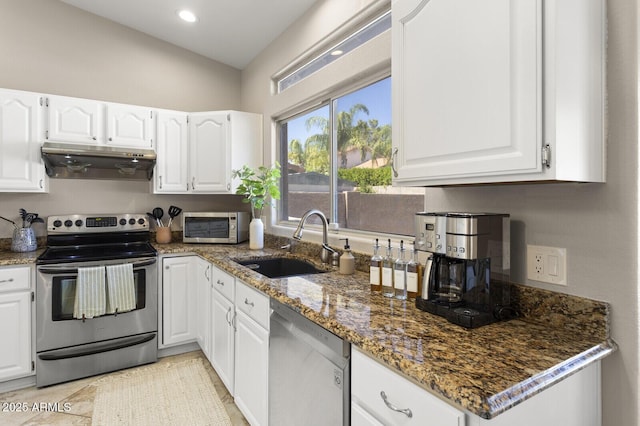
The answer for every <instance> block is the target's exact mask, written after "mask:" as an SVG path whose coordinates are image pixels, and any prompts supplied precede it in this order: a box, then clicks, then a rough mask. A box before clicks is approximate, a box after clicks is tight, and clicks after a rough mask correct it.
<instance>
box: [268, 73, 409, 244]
mask: <svg viewBox="0 0 640 426" xmlns="http://www.w3.org/2000/svg"><path fill="white" fill-rule="evenodd" d="M386 78H391V70H390V69H389V70H387V71H386V72H383V73H374V74H372V75H370V76H367V77H366V78H363V79H361V80H358V81H357V82H355V83H353V82H352V83H350V84H349V85H345V86H344V87H341V88H339V89H337V90H335V91H333V92H330V93H328V94H325V96H323V97H322V99H323V100H322V101H317V102H310V103H308V104H306V107H303V108H296V109H294V110H292V111H291V112H290V113H288V114H287V113H285V114H282V115H281V116H279V117H277V118H274V123H275V125H276V140H275V143H276V152H277V159H278V161H279V162H280V164H281V165H286V164H287V157H288V138H286V139H283V130H282V123H283V122H285V121H290V120H292V119H295V118H296V117H300V116H303V115H305V114H308V113H309V112H312V111H314V110H316V109H320V108H322V107H324V106H328V107H329V117H330V118H331V119H330V120H329V121H330V122H329V132H330V134H331V145H330V149H331V151H330V156H331V158H330V169H329V170H330V177H331V179H330V184H329V194H330V213H329V216H328V217H327V219H328V220H329V223H330V229H331V230H332V231H333V232H334V233H337V234H339V235H341V236H346V237H349V238H352V237H361V238H371V237H373V236H376V237H383V238H391V239H392V240H395V239H400V238H401V237H407V235H402V234H391V233H385V232H380V231H364V230H359V229H354V228H338V227H337V222H335V220H337V217H338V192H337V188H338V169H339V164H338V147H337V143H336V141H337V128H336V126H334V123H335V122H336V120H337V108H336V103H337V101H338V100H339V98H341V97H343V96H346V95H349V94H351V93H353V92H356V91H358V90H361V89H363V88H365V87H367V86H370V85H373V84H375V83H378V82H380V81H382V80H384V79H386ZM281 179H282V181H281V182H282V184H281V198H280V200H279V201H278V203H277V204H276V215H275V217H276V221H275V224H276V225H277V226H282V227H284V228H291V229H292V230H293V229H295V227H296V226H297V225H298V221H295V220H289V219H287V218H286V217H285V216H287V217H288V215H287V214H286V212H287V210H285V207H286V194H287V185H285V184H284V180H285V179H287V173H284V172H283V173H282V178H281ZM305 229H315V230H316V231H321V227H320V226H319V225H314V224H306V225H305ZM292 232H293V231H292Z"/></svg>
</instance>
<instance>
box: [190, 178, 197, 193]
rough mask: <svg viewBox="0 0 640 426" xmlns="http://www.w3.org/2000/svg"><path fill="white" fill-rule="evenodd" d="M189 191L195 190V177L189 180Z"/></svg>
mask: <svg viewBox="0 0 640 426" xmlns="http://www.w3.org/2000/svg"><path fill="white" fill-rule="evenodd" d="M191 189H192V190H193V191H195V190H196V178H195V176H194V177H192V178H191Z"/></svg>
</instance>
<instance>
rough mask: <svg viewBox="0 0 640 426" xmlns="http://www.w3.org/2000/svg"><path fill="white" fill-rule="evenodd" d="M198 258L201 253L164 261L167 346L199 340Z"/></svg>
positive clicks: (164, 325)
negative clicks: (197, 327)
mask: <svg viewBox="0 0 640 426" xmlns="http://www.w3.org/2000/svg"><path fill="white" fill-rule="evenodd" d="M195 259H197V256H186V257H172V258H167V259H163V260H162V267H163V274H162V296H163V298H162V328H163V330H162V343H163V344H164V345H165V346H170V345H176V344H180V343H186V342H191V341H194V340H196V312H197V309H196V291H197V282H196V281H197V280H196V278H195V271H194V269H195V265H194V262H195Z"/></svg>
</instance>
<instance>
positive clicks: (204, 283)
mask: <svg viewBox="0 0 640 426" xmlns="http://www.w3.org/2000/svg"><path fill="white" fill-rule="evenodd" d="M195 263H196V277H197V291H196V295H197V300H196V310H197V313H196V317H197V321H196V338H197V340H198V344H199V345H200V349H202V352H204V354H205V356H206V357H207V359H209V358H210V357H211V355H210V351H211V291H212V287H211V264H210V263H209V262H207V261H206V260H204V259H202V258H199V257H198V258H197V259H196V261H195Z"/></svg>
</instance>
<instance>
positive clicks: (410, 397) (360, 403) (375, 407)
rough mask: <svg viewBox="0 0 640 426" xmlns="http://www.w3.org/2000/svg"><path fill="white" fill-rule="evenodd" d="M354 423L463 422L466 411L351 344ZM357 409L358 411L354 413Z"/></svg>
mask: <svg viewBox="0 0 640 426" xmlns="http://www.w3.org/2000/svg"><path fill="white" fill-rule="evenodd" d="M351 413H352V415H351V424H352V426H364V425H380V424H385V425H429V426H464V425H465V414H464V412H463V411H461V410H458V409H456V408H454V407H453V406H451V405H449V404H447V403H445V402H443V401H441V400H439V399H438V398H436V397H435V396H433V395H431V394H429V393H428V392H427V391H425V390H424V389H422V388H420V387H419V386H417V385H415V384H413V383H411V382H409V381H408V380H406V379H404V378H403V377H401V376H400V375H398V374H396V373H394V372H393V371H391V370H390V369H388V368H386V367H384V366H383V365H381V364H379V363H378V362H376V361H374V360H373V359H371V358H369V357H368V356H366V355H364V354H363V353H361V352H360V351H358V350H357V349H356V348H355V347H352V351H351ZM354 413H355V415H354Z"/></svg>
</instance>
